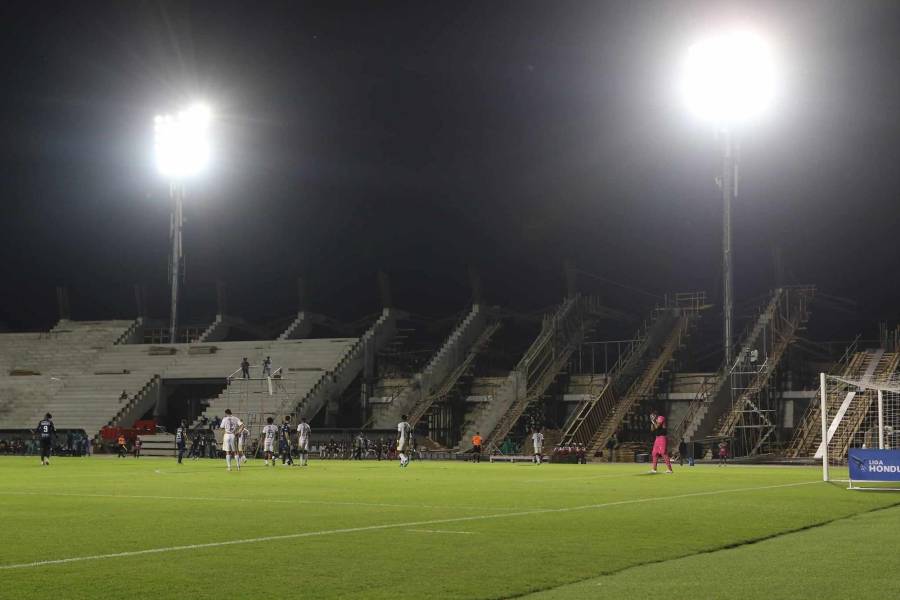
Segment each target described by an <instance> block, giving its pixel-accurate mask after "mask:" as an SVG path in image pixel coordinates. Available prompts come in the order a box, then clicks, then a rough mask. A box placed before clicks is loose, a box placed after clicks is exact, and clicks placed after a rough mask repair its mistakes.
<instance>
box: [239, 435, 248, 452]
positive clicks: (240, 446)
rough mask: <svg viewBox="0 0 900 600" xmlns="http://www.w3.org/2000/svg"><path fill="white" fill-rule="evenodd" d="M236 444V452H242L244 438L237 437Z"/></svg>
mask: <svg viewBox="0 0 900 600" xmlns="http://www.w3.org/2000/svg"><path fill="white" fill-rule="evenodd" d="M247 441H248V442H249V441H250V440H247ZM237 444H238V452H243V451H244V438H242V437H239V438H238V441H237Z"/></svg>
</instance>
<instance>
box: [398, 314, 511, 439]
mask: <svg viewBox="0 0 900 600" xmlns="http://www.w3.org/2000/svg"><path fill="white" fill-rule="evenodd" d="M500 327H501V324H500V323H499V322H497V323H491V324H490V325H488V326H487V327H485V328H484V329H483V330H482V332H481V335H479V336H478V339H476V340H475V342H473V343H472V345H471V346H470V347H469V351H468V352H467V353H466V356H465V357H464V358H463V360H462V362H460V363H459V365H457V366H456V368H455V369H453V371H451V372H450V374H449V375H448V376H447V377H446V378H445V379H444V381H443V382H442V383H441V384H440V385H439V386H438V387H437V388H435V389H434V391H433V392H432V393H430V394H428V395H427V396H425V397H424V398H423V399H422V400H421V401H420V402H418V403H417V404H416V405H415V406H414V407H413V408H412V409H411V410H410V412H409V424H410V425H412V426H413V427H415V426H416V425H417V424H418V422H419V421H420V420H422V419H423V418H424V417H425V416H426V415H427V414H428V411H429V410H430V409H431V407H432V406H434V405H435V403H438V402H441V401H443V400H444V399H446V398H448V397H449V396H450V395H451V394H452V393H453V392H454V390H456V389H457V387H458V385H459V383H460V382H461V381H462V380H463V379H464V378H468V377H471V376H472V370H471V369H472V363H473V362H475V358H476V357H478V355H479V353H480V352H481V351H482V350H483V349H484V348H485V347H486V346H487V345H488V344H489V343H490V341H491V338H492V337H493V336H494V334H495V333H497V330H499V329H500Z"/></svg>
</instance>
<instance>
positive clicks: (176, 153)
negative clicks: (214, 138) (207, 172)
mask: <svg viewBox="0 0 900 600" xmlns="http://www.w3.org/2000/svg"><path fill="white" fill-rule="evenodd" d="M211 121H212V112H211V111H210V109H209V107H208V106H206V105H205V104H194V105H192V106H190V107H188V108H186V109H185V110H183V111H181V112H179V113H178V114H176V115H158V116H157V117H156V119H155V120H154V134H155V154H156V168H157V169H158V170H159V172H160V174H161V175H163V176H165V177H168V178H169V179H172V180H176V179H183V178H186V177H190V176H192V175H196V174H197V173H199V172H201V171H203V170H204V169H205V168H206V166H207V165H208V164H209V158H210V148H209V127H210V122H211Z"/></svg>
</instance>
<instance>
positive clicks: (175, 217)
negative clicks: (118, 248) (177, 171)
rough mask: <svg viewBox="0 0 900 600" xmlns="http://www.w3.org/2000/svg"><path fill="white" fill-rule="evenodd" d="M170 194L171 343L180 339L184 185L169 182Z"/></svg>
mask: <svg viewBox="0 0 900 600" xmlns="http://www.w3.org/2000/svg"><path fill="white" fill-rule="evenodd" d="M169 195H170V197H171V198H172V201H173V202H174V205H173V207H172V222H171V237H172V257H171V259H172V263H171V266H170V268H169V270H170V275H171V277H172V306H171V310H170V313H169V314H170V316H171V320H170V321H169V343H170V344H175V343H177V341H178V337H177V336H178V292H179V289H178V286H179V284H180V283H181V282H180V278H181V276H182V273H181V271H182V269H181V262H182V260H183V259H184V250H183V248H182V245H181V232H182V229H183V228H184V212H183V208H184V185H183V184H181V183H180V182H174V181H173V182H170V183H169Z"/></svg>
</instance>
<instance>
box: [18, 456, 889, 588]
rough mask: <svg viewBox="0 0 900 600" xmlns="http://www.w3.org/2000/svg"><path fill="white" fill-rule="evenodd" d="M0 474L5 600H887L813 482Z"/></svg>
mask: <svg viewBox="0 0 900 600" xmlns="http://www.w3.org/2000/svg"><path fill="white" fill-rule="evenodd" d="M646 469H647V466H646V465H635V464H620V465H586V466H578V465H552V464H549V465H532V464H528V463H522V464H499V463H498V464H489V463H486V462H485V463H481V464H470V463H461V462H436V461H435V462H432V461H421V462H414V463H412V464H411V466H410V467H409V468H406V469H401V468H399V467H398V466H397V463H396V462H373V461H369V462H346V461H315V460H314V461H311V463H310V466H309V467H306V468H300V467H281V465H279V466H278V467H275V468H267V467H264V466H263V464H262V461H260V460H255V461H251V462H250V463H249V464H248V465H246V466H245V467H244V468H243V469H242V470H241V471H240V472H231V473H228V472H226V471H225V468H224V461H223V460H218V461H212V460H203V461H194V462H186V463H185V464H184V465H180V466H179V465H177V464H176V463H175V461H174V460H167V459H152V458H142V459H139V460H135V459H132V458H128V459H122V460H118V459H110V458H106V457H94V458H83V459H77V458H72V459H54V461H53V464H52V465H51V466H50V467H47V468H43V467H41V466H40V464H39V460H38V459H37V458H2V459H0V484H2V486H0V526H2V532H3V535H2V540H3V543H2V544H0V598H16V599H19V598H67V599H75V598H91V599H95V598H180V599H186V598H190V599H200V598H214V599H216V600H221V599H222V598H251V597H256V598H273V597H297V598H314V599H317V600H318V599H327V598H391V599H395V598H398V597H400V598H417V599H418V598H440V599H444V598H510V597H534V598H565V599H571V598H599V597H608V598H618V599H628V598H647V597H654V596H657V597H665V598H666V599H667V600H673V599H675V598H692V599H694V598H725V597H728V598H765V599H771V598H792V599H796V598H832V597H841V598H846V597H856V598H896V597H897V596H896V594H897V591H896V589H897V588H896V584H895V583H892V582H891V579H892V577H893V576H894V575H895V574H896V565H897V548H898V547H900V493H897V494H895V493H890V492H856V491H848V490H846V489H844V486H842V485H840V484H831V483H823V482H821V472H820V470H819V469H816V468H800V467H798V468H779V467H735V466H728V467H724V468H719V467H716V466H712V465H708V466H707V465H703V466H697V467H694V468H688V467H682V468H679V467H677V466H676V473H675V475H671V476H669V475H663V474H660V475H655V476H651V475H647V474H645V472H646Z"/></svg>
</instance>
